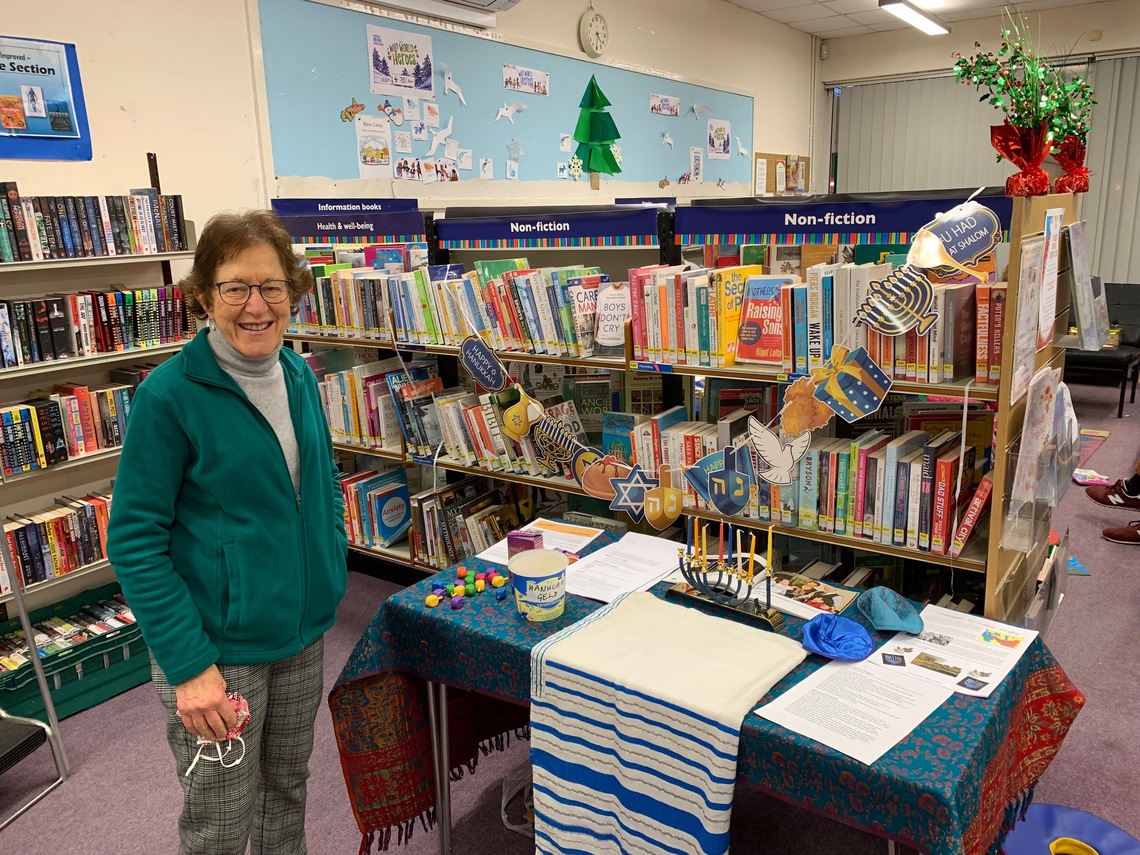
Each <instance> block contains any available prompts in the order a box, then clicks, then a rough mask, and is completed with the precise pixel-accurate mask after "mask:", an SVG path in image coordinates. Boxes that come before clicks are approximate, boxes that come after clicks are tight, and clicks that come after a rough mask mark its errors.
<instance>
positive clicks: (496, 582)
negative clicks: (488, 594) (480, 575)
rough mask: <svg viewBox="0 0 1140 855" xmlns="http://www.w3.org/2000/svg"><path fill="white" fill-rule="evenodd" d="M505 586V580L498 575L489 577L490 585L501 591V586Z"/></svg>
mask: <svg viewBox="0 0 1140 855" xmlns="http://www.w3.org/2000/svg"><path fill="white" fill-rule="evenodd" d="M505 584H507V580H506V579H505V578H503V577H502V576H500V575H499V574H498V573H496V574H495V575H494V576H492V577H491V585H493V586H494V587H496V588H499V589H502V587H503V585H505Z"/></svg>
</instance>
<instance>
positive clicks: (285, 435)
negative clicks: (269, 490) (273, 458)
mask: <svg viewBox="0 0 1140 855" xmlns="http://www.w3.org/2000/svg"><path fill="white" fill-rule="evenodd" d="M206 341H207V342H209V345H210V350H212V351H213V352H214V358H215V359H217V360H218V365H219V366H221V368H222V370H223V371H225V372H226V373H227V374H229V375H230V376H231V377H233V378H234V382H236V383H237V384H238V386H240V387H241V390H242V391H243V392H245V394H246V397H247V398H249V400H250V403H252V404H253V405H254V406H255V407H257V409H258V410H259V411H260V412H261V414H262V415H263V416H265V420H266V421H267V422H269V425H270V427H272V428H273V432H274V433H275V434H277V441H278V442H280V443H281V451H282V452H283V453H284V455H285V463H286V464H287V465H288V467H289V477H290V478H292V479H293V489H294V490H295V491H300V489H301V456H300V453H299V452H298V450H297V435H296V433H295V432H294V431H293V419H292V417H291V416H290V415H289V393H288V391H287V390H286V389H285V374H284V373H283V372H282V369H281V361H280V359H279V357H280V352H281V346H280V345H278V346H277V348H276V349H275V350H274V351H273V353H271V354H270V355H268V356H262V357H257V358H250V357H248V356H245V355H244V354H241V353H239V352H238V351H236V350H235V349H234V348H233V346H232V345H231V344H230V343H229V342H228V341H226V337H225V336H224V335H222V334H221V333H220V332H219V331H218V330H216V329H213V330H210V334H209V335H208V336H206Z"/></svg>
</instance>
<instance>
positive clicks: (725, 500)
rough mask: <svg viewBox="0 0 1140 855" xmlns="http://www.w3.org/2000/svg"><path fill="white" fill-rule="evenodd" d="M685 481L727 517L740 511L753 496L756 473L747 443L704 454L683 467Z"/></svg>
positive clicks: (707, 502)
mask: <svg viewBox="0 0 1140 855" xmlns="http://www.w3.org/2000/svg"><path fill="white" fill-rule="evenodd" d="M685 480H686V481H688V482H689V483H690V484H691V485H692V486H693V489H694V490H695V491H696V492H697V495H698V496H700V497H701V499H702V500H704V502H705V504H707V505H711V506H712V507H714V508H716V509H717V510H718V511H720V512H721V513H722V514H725V515H726V516H733V515H735V514H738V513H740V512H741V511H742V510H744V508H745V507H746V506H747V505H748V501H749V499H750V498H751V496H752V485H753V484H754V483H755V482H756V476H755V474H754V472H753V470H752V454H751V452H749V450H748V447H747V446H743V447H741V448H731V447H729V448H722V449H720V451H714V452H712V454H706V455H705V456H704V457H702V458H701V459H700V460H698V461H697V462H696V463H695V464H694V465H692V466H690V467H689V468H688V469H686V470H685Z"/></svg>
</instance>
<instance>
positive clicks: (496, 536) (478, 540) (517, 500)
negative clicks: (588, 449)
mask: <svg viewBox="0 0 1140 855" xmlns="http://www.w3.org/2000/svg"><path fill="white" fill-rule="evenodd" d="M411 506H412V507H411V514H412V524H411V553H412V556H413V558H414V560H415V561H416V563H417V564H421V565H423V566H426V567H435V568H438V569H443V568H445V567H450V566H451V565H452V564H455V563H456V562H458V561H465V560H467V559H470V558H474V557H475V556H476V555H477V554H479V553H480V552H482V551H483V550H485V549H487V548H489V547H491V546H493V545H494V544H495V543H498V542H499V541H500V540H502V539H503V538H505V537H506V536H507V532H509V531H512V530H514V529H517V528H518V527H519V526H521V525H523V524H524V523H527V522H529V521H530V520H531V518H532V517H533V514H534V501H533V497H532V496H531V488H529V487H526V486H524V485H521V484H507V483H502V482H498V483H496V482H494V481H488V480H487V479H486V478H482V477H478V476H473V477H468V478H463V479H462V480H460V481H458V482H456V483H454V484H446V485H442V486H439V487H435V488H432V489H429V490H424V491H422V492H419V493H416V494H415V495H413V496H412V498H411Z"/></svg>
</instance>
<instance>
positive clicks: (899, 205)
mask: <svg viewBox="0 0 1140 855" xmlns="http://www.w3.org/2000/svg"><path fill="white" fill-rule="evenodd" d="M968 195H970V192H969V191H965V192H954V191H948V192H946V193H944V194H940V193H933V194H913V196H914V197H913V198H910V197H906V196H905V194H904V196H903V197H900V196H897V195H895V196H892V197H891V198H877V194H870V195H869V196H868V197H866V198H864V197H859V198H855V197H822V198H821V197H815V198H814V199H812V198H810V197H809V198H808V199H806V200H790V201H789V200H764V202H763V204H758V205H755V206H752V205H751V204H746V205H743V206H740V207H734V206H733V205H732V204H731V202H729V203H725V202H723V201H721V200H717V203H716V204H713V205H710V208H713V209H715V210H714V211H713V214H712V217H713V219H712V220H711V221H710V220H708V219H707V217H708V216H709V211H703V210H699V209H700V207H701V206H700V205H699V204H695V205H694V206H693V207H692V208H691V209H678V210H677V211H676V214H675V216H674V213H673V212H669V211H663V210H654V211H651V212H650V216H652V217H653V218H655V219H656V221H657V229H656V232H655V233H653V232H652V231H651V230H649V229H648V228H645V227H644V224H645V223H647V222H649V219H648V217H647V215H646V214H645V213H642V214H640V215H639V216H641V217H642V218H643V219H642V220H641V223H642V236H641V237H640V238H636V237H633V236H632V235H631V234H629V233H624V232H623V233H618V234H614V235H609V236H606V235H604V234H600V233H599V225H598V224H599V223H604V222H605V218H604V217H603V218H600V219H599V218H598V215H599V213H604V214H607V215H608V214H609V213H610V212H608V211H606V212H599V211H597V210H582V209H558V210H552V211H525V210H520V209H506V210H470V209H466V210H462V211H448V212H447V216H446V217H444V218H443V219H441V220H437V221H436V222H435V224H434V225H435V228H436V234H435V235H434V237H435V240H434V241H433V246H432V250H433V252H432V256H431V259H430V260H431V262H432V263H447V262H453V261H462V262H464V266H465V267H467V268H470V267H471V262H472V261H474V260H475V259H493V258H504V257H516V256H528V257H529V260H530V261H531V263H532V264H534V265H535V266H546V265H548V264H549V265H556V264H561V263H563V262H567V263H570V262H585V263H587V264H594V265H596V266H599V267H602V268H603V270H605V269H606V268H607V267H610V268H613V269H614V272H613V273H612V274H611V275H612V276H613V277H614V278H615V279H616V278H620V279H625V278H626V277H625V275H624V269H625V268H624V267H623V265H625V266H626V267H628V266H634V265H638V264H646V263H658V262H659V263H675V262H676V260H677V259H679V256H680V253H681V249H682V247H689V248H692V247H699V246H701V245H702V242H708V243H717V242H733V241H734V240H735V241H736V242H741V241H745V240H748V239H753V240H758V241H760V242H776V241H777V240H778V239H779V238H780V237H782V236H784V235H782V234H781V233H780V229H779V226H778V225H771V224H772V223H777V224H778V223H783V222H787V219H786V216H787V212H789V211H793V212H796V215H797V216H800V213H799V212H802V211H804V210H807V209H805V208H797V207H796V206H797V205H801V204H804V203H805V202H806V203H807V204H812V203H815V204H820V203H821V202H824V201H826V202H827V203H829V204H830V203H833V202H834V203H846V204H849V205H856V206H858V205H864V204H865V205H867V206H869V207H865V208H856V210H863V211H869V212H870V213H871V214H872V215H874V213H875V212H876V211H878V212H880V213H879V215H878V216H879V221H878V223H876V226H877V227H878V228H881V229H882V230H883V231H884V234H876V235H873V236H871V237H872V240H871V241H870V242H875V240H874V238H878V239H879V240H880V241H882V242H896V240H895V239H896V238H899V236H900V234H903V233H906V232H913V230H915V229H917V228H918V226H920V225H922V224H923V223H925V222H927V221H929V219H933V217H934V216H935V214H936V213H938V212H939V211H941V210H946V209H948V208H949V207H952V206H953V205H954V204H957V203H958V202H960V201H962V200H963V199H965V198H966V197H967V196H968ZM757 201H759V200H757ZM980 201H981V202H982V203H983V204H986V205H987V206H990V207H992V208H993V209H994V210H996V211H998V213H999V216H1002V217H1005V218H1008V222H1009V224H1010V225H1009V244H1008V246H1009V262H1008V265H1009V274H1008V276H1007V277H1006V280H1007V282H1008V291H1007V307H1006V317H1007V318H1008V319H1009V323H1008V324H1007V326H1006V339H1005V340H1006V342H1007V346H1006V347H1005V348H1003V351H1002V368H1001V372H1000V378H1001V379H1000V382H998V383H990V384H977V383H973V382H971V381H966V380H960V381H957V382H954V383H921V382H911V381H907V380H901V379H900V380H895V381H894V382H893V386H892V390H891V391H892V393H895V394H901V395H906V396H914V397H916V398H917V396H925V395H929V396H944V397H948V398H961V397H963V396H965V395H968V397H969V399H970V400H971V401H983V402H990V403H991V405H995V404H996V407H994V409H995V436H996V442H995V465H994V470H993V477H994V483H995V490H994V500H993V506H992V509H991V511H990V512H989V520H990V522H989V523H988V530H987V528H983V530H982V531H980V532H978V533H976V534H975V535H974V537H973V538H972V539H971V541H970V542H969V544H968V545H967V547H966V549H965V551H964V552H963V554H962V555H961V556H960V557H957V558H954V557H951V556H949V555H939V554H936V553H931V552H926V551H920V550H917V549H910V548H906V547H900V546H896V545H887V544H882V543H880V542H877V541H873V540H870V539H867V538H858V537H852V536H845V535H842V534H834V533H831V532H824V531H811V530H806V529H801V528H796V527H791V526H786V525H779V524H775V525H770V524H769V523H767V522H763V521H760V520H755V519H745V518H741V517H731V518H730V517H726V516H724V515H722V514H719V513H717V512H716V511H710V510H695V509H686V510H685V511H684V515H687V516H693V517H696V518H698V519H702V520H706V521H709V522H711V523H713V524H716V523H720V522H729V521H731V522H732V523H733V524H738V525H741V526H744V527H748V528H753V529H756V530H757V531H758V532H762V531H768V530H771V531H772V532H774V533H775V534H780V535H786V536H787V537H790V538H793V539H797V540H803V541H812V542H817V543H826V544H830V545H834V546H840V547H845V548H850V549H856V550H860V551H862V552H869V553H875V554H880V555H884V556H891V557H894V558H901V559H906V560H909V561H915V562H921V563H923V564H926V565H935V566H938V567H943V568H950V569H953V570H959V571H964V572H966V573H971V574H982V575H983V577H984V586H985V603H984V607H983V608H984V613H985V614H986V615H987V616H989V617H993V618H996V619H1003V620H1010V621H1013V622H1016V621H1017V620H1019V619H1020V617H1021V615H1022V614H1023V612H1024V609H1025V606H1026V605H1027V604H1028V597H1027V593H1026V592H1027V591H1028V592H1029V593H1032V586H1031V576H1033V574H1034V573H1035V568H1037V567H1038V561H1037V558H1038V555H1039V554H1042V557H1043V549H1044V544H1043V543H1036V544H1034V546H1033V547H1032V548H1031V549H1029V550H1026V551H1021V552H1018V551H1016V550H1011V549H1008V548H1003V547H1002V545H1001V521H1002V518H1003V517H1004V514H1005V511H1006V508H1007V505H1008V503H1007V499H1006V492H1007V484H1008V482H1009V480H1010V473H1011V471H1012V470H1011V468H1010V466H1011V458H1010V456H1009V455H1010V454H1011V453H1014V452H1015V451H1016V448H1017V441H1018V439H1019V436H1020V426H1021V424H1022V423H1023V421H1024V411H1025V401H1024V398H1023V399H1022V400H1021V401H1020V402H1018V404H1016V405H1014V406H1010V405H1009V384H1010V378H1011V376H1012V373H1013V372H1012V367H1013V360H1014V352H1013V348H1012V347H1011V346H1009V345H1008V342H1009V341H1010V339H1011V336H1012V332H1011V329H1012V325H1013V319H1014V318H1016V311H1017V302H1016V300H1017V285H1018V283H1017V271H1018V267H1019V264H1018V262H1019V257H1020V247H1021V241H1022V238H1023V237H1024V236H1025V235H1029V234H1033V233H1035V232H1040V231H1041V230H1042V228H1043V220H1044V212H1045V211H1046V210H1047V209H1051V208H1063V209H1064V211H1065V215H1064V223H1065V225H1068V224H1069V223H1071V222H1073V221H1074V220H1075V219H1076V215H1077V205H1076V202H1075V200H1074V199H1073V197H1071V196H1051V197H1044V198H1038V199H1031V200H1024V199H1018V200H1010V199H1007V198H1005V197H1004V196H1000V195H994V194H993V193H992V192H991V193H987V194H984V195H983V196H982V198H981V199H980ZM749 203H751V200H749ZM883 211H885V212H886V214H885V215H884V214H882V213H881V212H883ZM625 213H626V212H620V213H619V214H618V215H616V216H615V217H614V218H613V220H612V222H623V219H622V217H623V215H624V214H625ZM757 216H761V217H767V218H768V219H767V221H764V220H761V221H760V222H761V223H764V222H767V223H768V224H767V225H764V224H761V225H757V224H756V222H757V221H756V220H755V218H756V217H757ZM556 217H557V218H561V221H562V222H565V223H568V225H567V226H566V227H565V228H564V230H563V232H560V233H565V234H568V235H570V237H568V238H560V239H556V240H553V241H552V240H544V239H542V238H538V239H527V240H523V239H519V238H518V237H515V236H514V235H516V234H517V233H518V232H517V231H516V232H512V231H511V227H510V223H512V222H514V223H516V224H517V223H520V222H521V223H524V224H525V223H527V222H533V221H535V220H536V219H545V220H550V219H552V218H556ZM528 218H529V219H528ZM892 218H893V219H892ZM591 220H592V225H591V226H590V227H589V228H593V230H594V231H593V233H588V232H587V228H588V227H587V226H586V225H585V224H586V223H590V222H591ZM872 222H874V220H872ZM897 222H905V223H906V225H905V226H899V227H895V226H893V225H888V224H889V223H897ZM694 223H695V224H696V225H693V224H694ZM628 231H630V230H628V229H627V232H628ZM829 237H832V238H833V239H835V240H836V242H847V240H848V239H851V238H852V237H853V236H851V235H847V234H843V235H834V236H829ZM721 238H725V239H724V240H720V239H721ZM856 239H857V238H856ZM908 239H909V235H906V234H903V237H902V240H903V241H904V242H905V241H906V240H908ZM622 241H634V243H632V245H627V244H624V243H622ZM865 242H866V241H865ZM555 259H557V260H555ZM1067 317H1068V295H1067V294H1065V293H1063V291H1062V290H1059V291H1058V306H1057V318H1056V330H1059V331H1061V332H1064V330H1065V328H1066V327H1067V323H1068V321H1067ZM288 338H289V339H291V340H293V341H296V342H299V343H307V344H309V345H317V346H320V345H323V346H337V347H362V348H381V349H385V348H387V349H391V348H393V342H392V340H391V338H390V337H388V338H384V337H383V336H381V337H380V338H375V337H374V338H372V339H368V338H347V337H336V336H321V335H290V336H288ZM396 347H398V349H399V350H400V351H401V352H405V353H408V354H412V355H415V354H418V353H426V354H435V355H438V356H442V357H448V358H456V357H458V353H459V348H458V347H455V346H448V345H418V344H406V343H403V342H401V343H399V344H397V345H396ZM500 356H501V358H502V359H503V360H504V361H506V362H523V363H534V364H546V365H567V366H578V367H584V368H587V369H594V370H600V371H615V370H617V371H629V372H635V373H643V374H644V373H655V374H660V375H661V376H662V378H663V379H666V380H668V381H670V382H671V384H672V385H671V395H670V397H668V398H667V402H666V404H665V406H666V407H668V406H670V405H672V404H674V403H679V402H681V401H683V400H686V396H685V394H684V389H683V387H682V385H681V384H682V383H684V384H685V385H686V386H687V385H688V381H689V380H690V379H691V378H696V377H705V378H709V377H721V378H726V379H729V380H748V381H761V382H764V383H773V384H787V383H790V382H792V381H794V380H795V379H796V378H797V376H802V375H796V374H788V373H785V372H783V371H780V370H779V369H778V368H777V367H775V366H765V365H756V364H737V365H734V366H729V367H721V368H709V367H701V366H695V365H677V364H661V363H656V362H646V361H639V360H635V359H633V358H632V348H631V346H630V342H629V336H628V335H627V347H626V354H625V355H624V356H617V357H612V356H604V357H589V358H577V359H574V358H568V357H565V356H551V355H546V354H534V353H525V352H515V351H508V352H501V353H500ZM1061 364H1063V350H1062V349H1059V348H1056V347H1055V346H1053V345H1050V346H1049V347H1047V348H1045V349H1043V350H1041V351H1040V352H1038V353H1037V356H1036V367H1037V368H1040V367H1042V366H1045V365H1053V366H1056V365H1061ZM853 427H854V428H855V429H856V430H857V429H858V423H856V424H855V425H854V426H853ZM336 447H337V448H338V449H341V450H343V451H351V452H355V453H359V454H365V455H373V456H375V457H377V458H379V459H385V460H390V461H403V462H405V463H415V464H417V465H420V466H433V465H434V466H436V467H438V469H439V470H443V472H453V473H456V474H459V475H464V476H469V475H473V476H480V477H484V478H487V479H489V480H491V481H502V482H512V483H518V484H524V485H528V486H533V487H540V488H543V489H546V490H552V491H557V492H561V493H564V494H567V495H573V496H584V495H586V493H585V491H584V490H583V489H582V488H581V487H580V486H579V485H578V484H577V482H575V481H574V480H571V479H567V478H564V477H544V476H535V475H529V474H520V473H517V472H505V471H488V470H485V469H483V468H480V467H477V466H474V465H468V464H466V463H465V462H462V461H458V460H455V459H452V458H451V457H449V456H447V455H446V454H441V455H440V456H438V457H435V458H430V457H424V456H419V455H409V454H407V451H406V449H404V448H402V447H401V448H398V449H397V448H385V449H369V448H363V447H360V446H357V445H354V444H349V443H337V444H336ZM443 480H444V479H443V477H442V474H441V476H440V481H441V482H442V481H443ZM998 485H1001V486H1000V487H999V486H998ZM356 551H359V552H363V553H367V554H373V555H379V556H380V557H384V558H386V559H387V560H392V561H396V562H397V563H401V564H405V565H407V566H412V567H416V568H417V569H421V570H424V571H425V572H434V570H433V569H431V568H428V567H426V566H425V565H417V563H416V560H415V559H414V557H412V556H411V555H409V554H408V553H407V551H406V550H400V551H399V554H398V555H396V554H394V551H393V550H365V549H362V548H358V549H356ZM1034 578H1035V576H1034Z"/></svg>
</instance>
